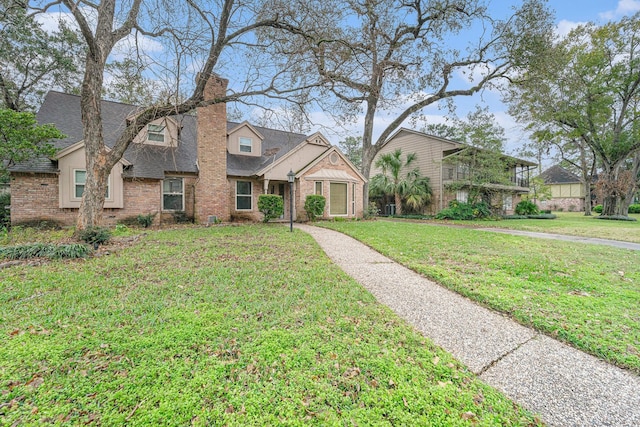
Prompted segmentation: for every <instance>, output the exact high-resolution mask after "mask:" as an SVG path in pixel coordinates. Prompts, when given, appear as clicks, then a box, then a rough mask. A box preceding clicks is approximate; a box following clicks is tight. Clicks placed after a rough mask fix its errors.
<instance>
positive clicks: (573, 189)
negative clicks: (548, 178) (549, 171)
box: [549, 183, 584, 198]
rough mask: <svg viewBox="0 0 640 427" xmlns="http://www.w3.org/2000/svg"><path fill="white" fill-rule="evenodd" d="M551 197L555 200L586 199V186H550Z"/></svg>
mask: <svg viewBox="0 0 640 427" xmlns="http://www.w3.org/2000/svg"><path fill="white" fill-rule="evenodd" d="M549 187H550V188H551V197H553V198H571V197H576V198H581V197H584V185H582V184H580V183H575V184H550V185H549Z"/></svg>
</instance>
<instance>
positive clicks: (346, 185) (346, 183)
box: [329, 181, 349, 217]
mask: <svg viewBox="0 0 640 427" xmlns="http://www.w3.org/2000/svg"><path fill="white" fill-rule="evenodd" d="M331 184H344V185H345V187H346V188H347V191H346V194H345V208H346V209H345V210H346V211H347V212H346V213H344V214H332V213H331ZM329 216H345V217H348V216H349V183H348V182H344V181H330V182H329Z"/></svg>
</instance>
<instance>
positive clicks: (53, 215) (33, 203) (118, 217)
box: [11, 174, 195, 225]
mask: <svg viewBox="0 0 640 427" xmlns="http://www.w3.org/2000/svg"><path fill="white" fill-rule="evenodd" d="M194 182H195V179H194V178H185V212H186V214H187V216H192V215H193V187H194ZM123 191H124V194H123V197H124V208H122V209H109V208H106V209H104V211H103V214H102V215H103V222H104V224H105V225H114V224H116V223H118V222H123V221H135V218H136V217H137V216H138V215H148V214H155V217H154V223H156V224H157V223H160V222H164V223H166V222H173V216H172V215H171V214H169V215H166V214H164V215H158V214H159V213H161V212H162V182H161V181H158V180H152V179H135V180H132V179H125V180H124V183H123ZM59 205H60V202H59V187H58V175H54V174H13V176H12V182H11V223H12V224H14V225H19V224H22V223H33V222H34V221H51V222H55V223H57V224H60V225H74V224H75V222H76V219H77V218H78V209H75V208H60V207H59Z"/></svg>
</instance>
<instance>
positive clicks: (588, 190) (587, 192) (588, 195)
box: [582, 176, 591, 216]
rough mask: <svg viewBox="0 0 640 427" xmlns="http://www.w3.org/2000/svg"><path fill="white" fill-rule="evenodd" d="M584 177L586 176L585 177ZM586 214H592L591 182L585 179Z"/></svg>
mask: <svg viewBox="0 0 640 427" xmlns="http://www.w3.org/2000/svg"><path fill="white" fill-rule="evenodd" d="M582 179H584V176H583V178H582ZM583 185H584V216H591V182H590V181H589V180H588V179H584V184H583Z"/></svg>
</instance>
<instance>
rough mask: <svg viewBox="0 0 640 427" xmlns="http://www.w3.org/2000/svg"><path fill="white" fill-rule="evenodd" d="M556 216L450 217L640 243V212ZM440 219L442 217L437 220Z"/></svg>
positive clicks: (475, 223)
mask: <svg viewBox="0 0 640 427" xmlns="http://www.w3.org/2000/svg"><path fill="white" fill-rule="evenodd" d="M554 215H557V217H558V218H556V219H505V220H502V221H487V220H476V221H448V222H447V223H454V224H457V225H464V226H473V227H494V228H508V229H511V230H524V231H536V232H540V233H556V234H568V235H570V236H582V237H598V238H601V239H612V240H621V241H624V242H633V243H640V215H638V214H631V215H629V216H630V217H632V218H637V219H638V221H633V222H631V221H605V220H601V219H596V218H597V216H598V214H594V215H593V216H584V214H583V213H580V212H554ZM436 222H439V221H436Z"/></svg>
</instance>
